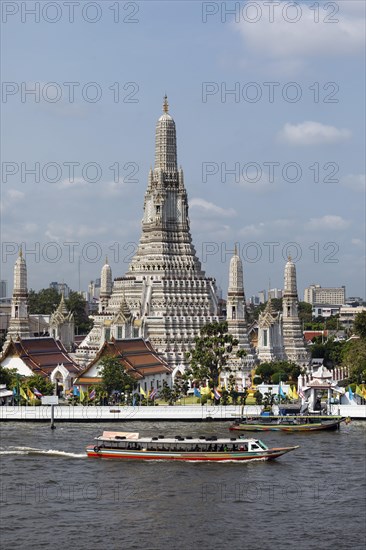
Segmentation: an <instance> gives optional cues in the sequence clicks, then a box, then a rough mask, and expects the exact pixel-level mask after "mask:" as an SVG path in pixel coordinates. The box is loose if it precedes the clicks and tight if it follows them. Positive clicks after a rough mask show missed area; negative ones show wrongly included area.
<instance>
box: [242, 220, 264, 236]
mask: <svg viewBox="0 0 366 550" xmlns="http://www.w3.org/2000/svg"><path fill="white" fill-rule="evenodd" d="M264 227H265V224H264V223H263V222H260V223H259V224H258V225H254V224H251V225H246V226H245V227H242V228H241V229H240V230H239V235H240V237H256V236H257V235H262V234H263V231H264Z"/></svg>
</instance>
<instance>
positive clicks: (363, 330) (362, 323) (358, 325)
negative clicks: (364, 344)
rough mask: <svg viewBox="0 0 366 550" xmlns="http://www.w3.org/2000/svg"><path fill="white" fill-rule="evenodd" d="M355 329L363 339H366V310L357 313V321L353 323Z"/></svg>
mask: <svg viewBox="0 0 366 550" xmlns="http://www.w3.org/2000/svg"><path fill="white" fill-rule="evenodd" d="M353 330H354V332H355V334H357V335H358V336H359V337H360V338H362V339H363V340H366V311H362V312H361V313H357V315H356V318H355V322H354V323H353Z"/></svg>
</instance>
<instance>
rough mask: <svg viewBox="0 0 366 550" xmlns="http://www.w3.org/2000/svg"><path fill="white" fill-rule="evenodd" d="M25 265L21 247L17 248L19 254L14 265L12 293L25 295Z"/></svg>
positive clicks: (26, 291) (26, 289)
mask: <svg viewBox="0 0 366 550" xmlns="http://www.w3.org/2000/svg"><path fill="white" fill-rule="evenodd" d="M27 293H28V288H27V265H26V263H25V259H24V258H23V252H22V248H20V250H19V256H18V258H17V261H16V262H15V265H14V287H13V295H14V294H16V295H27Z"/></svg>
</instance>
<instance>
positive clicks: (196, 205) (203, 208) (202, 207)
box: [189, 198, 237, 218]
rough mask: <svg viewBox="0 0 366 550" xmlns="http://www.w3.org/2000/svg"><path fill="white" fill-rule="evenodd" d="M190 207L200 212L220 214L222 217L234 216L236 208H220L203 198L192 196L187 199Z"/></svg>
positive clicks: (213, 214)
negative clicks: (192, 197)
mask: <svg viewBox="0 0 366 550" xmlns="http://www.w3.org/2000/svg"><path fill="white" fill-rule="evenodd" d="M189 207H190V209H197V210H198V212H199V213H200V214H201V215H202V214H207V215H210V216H211V215H212V216H220V217H222V218H228V217H233V216H236V215H237V213H236V210H234V208H221V206H217V205H216V204H214V203H213V202H209V201H206V200H205V199H200V198H194V199H191V200H190V201H189Z"/></svg>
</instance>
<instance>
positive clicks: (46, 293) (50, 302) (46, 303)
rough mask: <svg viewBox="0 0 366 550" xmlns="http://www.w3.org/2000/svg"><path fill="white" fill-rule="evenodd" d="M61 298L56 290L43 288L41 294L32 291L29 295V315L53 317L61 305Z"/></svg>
mask: <svg viewBox="0 0 366 550" xmlns="http://www.w3.org/2000/svg"><path fill="white" fill-rule="evenodd" d="M60 299H61V296H60V294H59V293H58V292H57V290H56V289H55V288H43V289H42V290H40V291H39V292H35V291H34V290H30V291H29V294H28V310H29V313H39V314H41V313H43V314H44V315H51V313H53V312H54V311H55V309H56V308H57V306H58V305H59V303H60Z"/></svg>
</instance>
